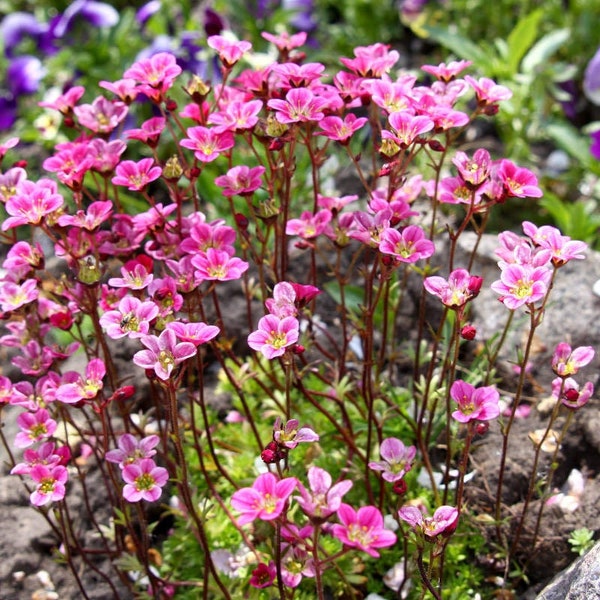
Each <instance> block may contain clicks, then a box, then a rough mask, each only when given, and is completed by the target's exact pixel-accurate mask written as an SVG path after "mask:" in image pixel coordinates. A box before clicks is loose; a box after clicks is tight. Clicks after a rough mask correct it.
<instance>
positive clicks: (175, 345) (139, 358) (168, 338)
mask: <svg viewBox="0 0 600 600" xmlns="http://www.w3.org/2000/svg"><path fill="white" fill-rule="evenodd" d="M141 342H142V344H144V346H146V348H147V350H140V351H139V352H136V353H135V354H134V355H133V362H134V363H135V364H136V365H137V366H138V367H142V368H143V369H152V370H154V372H155V373H156V375H157V377H159V378H160V379H162V380H165V381H166V380H167V379H169V377H171V375H172V373H173V371H174V369H175V367H176V366H177V365H179V364H180V363H182V362H183V361H184V360H187V359H188V358H190V357H192V356H194V355H195V354H196V352H197V350H196V346H194V344H192V343H190V342H177V336H176V335H175V332H174V331H172V330H171V329H165V330H164V331H163V332H162V333H161V334H160V335H159V336H158V337H156V336H155V335H146V336H144V337H142V338H141Z"/></svg>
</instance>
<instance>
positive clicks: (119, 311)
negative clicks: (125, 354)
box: [100, 296, 159, 340]
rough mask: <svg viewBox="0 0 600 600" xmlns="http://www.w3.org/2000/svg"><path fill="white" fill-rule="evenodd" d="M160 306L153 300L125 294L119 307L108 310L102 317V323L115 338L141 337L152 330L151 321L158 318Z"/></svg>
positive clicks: (109, 334)
mask: <svg viewBox="0 0 600 600" xmlns="http://www.w3.org/2000/svg"><path fill="white" fill-rule="evenodd" d="M158 313H159V308H158V306H157V305H156V304H155V303H154V302H151V301H145V302H142V301H141V300H139V299H138V298H136V297H135V296H125V297H124V298H122V299H121V300H120V301H119V305H118V308H116V309H115V310H109V311H106V312H105V313H104V314H103V315H102V316H101V317H100V325H102V327H103V328H104V329H105V330H106V335H108V337H110V338H112V339H113V340H118V339H120V338H123V337H125V336H128V337H130V338H132V339H134V338H140V337H142V336H143V335H146V334H147V333H148V332H149V331H150V322H151V321H153V320H154V319H156V317H157V316H158Z"/></svg>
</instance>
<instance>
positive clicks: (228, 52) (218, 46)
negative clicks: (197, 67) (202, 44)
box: [206, 35, 252, 68]
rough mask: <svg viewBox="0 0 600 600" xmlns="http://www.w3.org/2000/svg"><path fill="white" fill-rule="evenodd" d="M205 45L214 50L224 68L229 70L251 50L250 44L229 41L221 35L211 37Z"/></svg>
mask: <svg viewBox="0 0 600 600" xmlns="http://www.w3.org/2000/svg"><path fill="white" fill-rule="evenodd" d="M206 43H207V44H208V45H209V46H210V47H211V48H212V49H213V50H215V51H216V52H217V53H218V55H219V59H220V60H221V62H222V63H223V65H224V66H225V67H226V68H231V67H233V65H235V63H237V62H238V61H239V60H240V58H242V56H243V55H244V54H245V53H246V52H248V50H250V49H251V48H252V44H251V43H250V42H244V41H241V42H240V41H231V40H229V39H227V38H226V37H223V36H221V35H211V36H210V37H209V38H208V39H207V40H206Z"/></svg>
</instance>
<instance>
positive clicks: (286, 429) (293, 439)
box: [273, 417, 319, 450]
mask: <svg viewBox="0 0 600 600" xmlns="http://www.w3.org/2000/svg"><path fill="white" fill-rule="evenodd" d="M298 425H299V422H298V419H290V420H289V421H287V423H286V424H285V425H283V423H282V422H281V418H280V417H277V419H276V420H275V425H274V426H273V439H274V440H275V441H276V442H277V444H278V445H279V446H281V447H283V448H287V449H288V450H293V449H294V448H295V447H296V446H297V445H298V444H299V443H300V442H318V441H319V436H318V434H316V433H315V432H314V431H313V430H312V429H311V428H310V427H298Z"/></svg>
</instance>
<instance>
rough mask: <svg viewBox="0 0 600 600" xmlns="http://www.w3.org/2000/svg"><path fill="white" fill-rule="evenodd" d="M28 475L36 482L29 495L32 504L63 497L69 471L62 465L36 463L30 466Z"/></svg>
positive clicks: (55, 500)
mask: <svg viewBox="0 0 600 600" xmlns="http://www.w3.org/2000/svg"><path fill="white" fill-rule="evenodd" d="M29 476H30V477H31V478H32V479H33V481H34V482H35V483H36V484H37V485H36V488H35V490H33V492H32V493H31V495H30V497H29V498H30V501H31V504H33V505H34V506H43V505H44V504H48V502H57V501H59V500H62V499H63V498H64V497H65V493H66V488H65V483H67V480H68V479H69V473H68V471H67V469H66V468H65V467H64V466H62V465H53V466H50V465H42V464H38V465H35V466H34V467H32V469H31V471H29Z"/></svg>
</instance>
